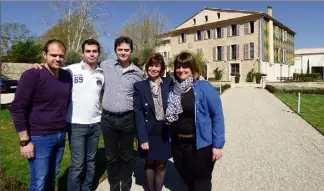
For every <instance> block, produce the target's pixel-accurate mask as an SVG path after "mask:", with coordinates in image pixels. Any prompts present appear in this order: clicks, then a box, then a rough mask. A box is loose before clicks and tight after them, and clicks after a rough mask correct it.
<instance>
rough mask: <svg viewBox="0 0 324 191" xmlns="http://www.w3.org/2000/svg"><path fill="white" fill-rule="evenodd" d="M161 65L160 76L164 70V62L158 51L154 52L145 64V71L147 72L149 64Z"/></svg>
mask: <svg viewBox="0 0 324 191" xmlns="http://www.w3.org/2000/svg"><path fill="white" fill-rule="evenodd" d="M159 65H160V66H161V70H160V77H163V76H164V72H165V62H164V59H163V56H162V55H161V54H159V53H154V54H153V55H152V56H151V57H150V58H149V59H148V60H147V62H146V64H145V71H146V72H148V68H149V67H150V66H159Z"/></svg>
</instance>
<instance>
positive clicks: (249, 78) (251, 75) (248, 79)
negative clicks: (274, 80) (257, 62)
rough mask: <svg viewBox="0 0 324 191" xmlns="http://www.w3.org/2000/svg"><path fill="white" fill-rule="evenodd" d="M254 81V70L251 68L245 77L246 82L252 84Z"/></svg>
mask: <svg viewBox="0 0 324 191" xmlns="http://www.w3.org/2000/svg"><path fill="white" fill-rule="evenodd" d="M253 80H254V68H252V70H251V71H249V72H248V73H247V75H246V82H253Z"/></svg>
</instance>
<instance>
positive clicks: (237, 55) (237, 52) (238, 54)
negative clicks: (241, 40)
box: [236, 44, 240, 59]
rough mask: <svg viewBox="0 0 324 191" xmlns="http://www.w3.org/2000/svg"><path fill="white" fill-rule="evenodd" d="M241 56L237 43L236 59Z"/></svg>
mask: <svg viewBox="0 0 324 191" xmlns="http://www.w3.org/2000/svg"><path fill="white" fill-rule="evenodd" d="M239 58H240V48H239V45H238V44H237V45H236V59H239Z"/></svg>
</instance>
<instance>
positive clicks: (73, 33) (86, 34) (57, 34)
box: [40, 14, 98, 52]
mask: <svg viewBox="0 0 324 191" xmlns="http://www.w3.org/2000/svg"><path fill="white" fill-rule="evenodd" d="M80 17H82V15H81V14H76V15H72V16H71V18H70V19H69V20H68V19H64V20H62V19H61V20H59V21H58V22H57V23H56V24H54V25H53V26H52V27H51V28H49V29H48V30H46V31H45V32H44V33H43V34H42V35H41V37H40V42H41V43H42V44H45V43H46V41H48V40H50V39H59V40H61V41H62V42H63V43H64V44H65V46H66V48H67V52H70V51H71V52H81V44H82V42H83V41H84V40H86V39H88V38H97V37H98V34H97V32H96V29H95V28H94V27H93V26H91V24H89V23H86V25H88V26H87V27H86V28H85V29H83V30H82V32H80V31H78V30H74V29H71V28H70V27H71V25H72V26H73V25H74V24H76V23H77V22H78V20H79V18H80ZM71 23H74V24H71Z"/></svg>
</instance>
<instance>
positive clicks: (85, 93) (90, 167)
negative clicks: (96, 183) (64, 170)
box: [66, 39, 104, 191]
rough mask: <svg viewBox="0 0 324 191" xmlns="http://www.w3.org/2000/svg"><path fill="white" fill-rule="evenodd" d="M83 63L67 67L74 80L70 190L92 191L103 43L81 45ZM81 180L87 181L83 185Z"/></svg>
mask: <svg viewBox="0 0 324 191" xmlns="http://www.w3.org/2000/svg"><path fill="white" fill-rule="evenodd" d="M82 52H83V60H82V61H81V62H80V63H76V64H72V65H69V66H67V67H66V70H68V71H70V73H71V75H72V79H73V89H72V98H71V104H70V105H69V108H68V114H67V119H66V121H67V123H68V126H69V128H68V129H69V145H70V152H71V164H70V169H69V174H68V190H69V191H70V190H71V191H74V190H92V181H93V177H94V173H95V156H96V152H97V148H98V142H99V136H100V122H101V111H100V96H101V94H102V90H103V89H102V88H103V85H104V75H103V72H102V70H101V68H100V67H98V65H97V63H98V58H99V55H100V44H99V42H98V41H96V40H94V39H88V40H85V41H84V42H83V43H82ZM81 179H83V180H84V182H83V184H81V181H80V180H81Z"/></svg>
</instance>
